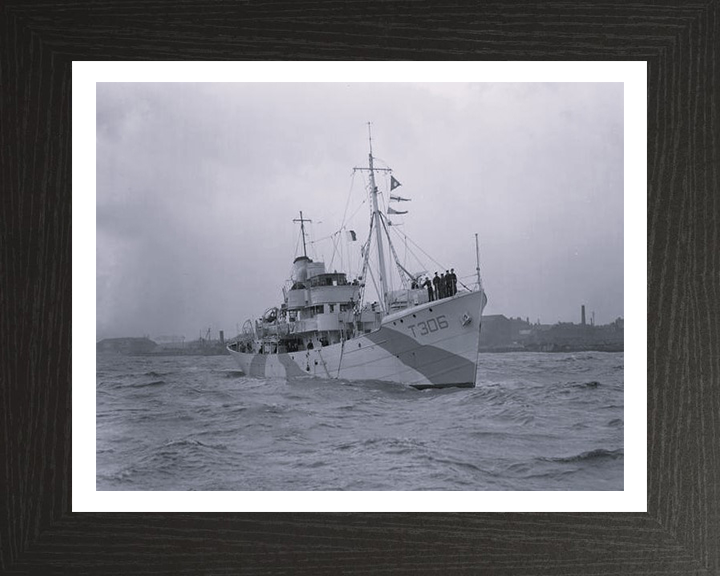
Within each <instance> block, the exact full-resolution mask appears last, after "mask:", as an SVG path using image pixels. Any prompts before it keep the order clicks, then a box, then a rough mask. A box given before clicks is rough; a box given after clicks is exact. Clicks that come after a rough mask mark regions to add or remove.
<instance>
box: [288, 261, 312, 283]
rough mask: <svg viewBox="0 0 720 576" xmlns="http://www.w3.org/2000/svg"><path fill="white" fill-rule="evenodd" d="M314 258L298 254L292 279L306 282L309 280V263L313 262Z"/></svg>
mask: <svg viewBox="0 0 720 576" xmlns="http://www.w3.org/2000/svg"><path fill="white" fill-rule="evenodd" d="M311 263H312V260H311V259H310V258H308V257H307V256H298V257H297V258H295V260H294V261H293V269H292V280H293V282H305V281H306V280H307V276H308V274H307V269H308V264H311Z"/></svg>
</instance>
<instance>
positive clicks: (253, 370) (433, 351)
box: [228, 291, 487, 389]
mask: <svg viewBox="0 0 720 576" xmlns="http://www.w3.org/2000/svg"><path fill="white" fill-rule="evenodd" d="M486 301H487V299H486V297H485V294H484V292H482V291H478V292H466V293H459V294H456V295H455V296H453V297H451V298H445V299H443V300H439V301H435V302H428V303H426V304H423V305H421V306H415V307H413V308H408V309H405V310H403V311H401V312H396V313H393V314H390V315H388V316H386V317H385V318H384V319H383V322H382V325H381V327H380V328H379V329H378V330H375V331H373V332H369V333H367V334H363V335H360V336H357V337H355V338H352V339H349V340H345V341H344V342H342V343H339V344H333V345H331V346H325V347H322V348H318V349H313V350H302V351H298V352H290V353H281V354H248V353H243V352H238V351H235V350H232V349H231V348H228V351H229V352H230V353H231V354H232V355H233V357H234V358H235V360H236V361H237V363H238V365H239V366H240V368H241V369H242V370H243V372H245V374H246V375H248V376H250V377H253V378H273V377H276V378H293V377H298V376H313V377H317V378H330V379H344V380H379V381H386V382H394V383H400V384H404V385H409V386H413V387H415V388H419V389H423V388H444V387H453V386H461V387H472V386H475V381H476V377H477V359H478V345H479V338H480V323H481V317H482V311H483V308H484V307H485V303H486Z"/></svg>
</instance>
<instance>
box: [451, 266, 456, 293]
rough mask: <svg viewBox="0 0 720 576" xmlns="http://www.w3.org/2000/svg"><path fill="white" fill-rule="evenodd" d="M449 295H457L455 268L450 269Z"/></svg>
mask: <svg viewBox="0 0 720 576" xmlns="http://www.w3.org/2000/svg"><path fill="white" fill-rule="evenodd" d="M450 288H451V290H450V294H451V295H452V296H455V294H457V276H456V275H455V268H450Z"/></svg>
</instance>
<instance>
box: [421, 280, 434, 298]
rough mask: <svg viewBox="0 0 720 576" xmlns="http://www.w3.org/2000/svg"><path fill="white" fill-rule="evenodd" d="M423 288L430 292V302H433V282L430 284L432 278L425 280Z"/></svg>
mask: <svg viewBox="0 0 720 576" xmlns="http://www.w3.org/2000/svg"><path fill="white" fill-rule="evenodd" d="M423 288H427V291H428V302H432V301H433V287H432V282H430V278H427V277H426V278H425V282H423Z"/></svg>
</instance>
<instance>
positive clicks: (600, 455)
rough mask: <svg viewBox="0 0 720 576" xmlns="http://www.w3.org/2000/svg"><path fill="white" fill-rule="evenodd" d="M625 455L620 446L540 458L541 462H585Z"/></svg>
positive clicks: (615, 458)
mask: <svg viewBox="0 0 720 576" xmlns="http://www.w3.org/2000/svg"><path fill="white" fill-rule="evenodd" d="M624 456H625V451H624V450H623V449H622V448H618V449H617V450H606V449H605V448H597V449H596V450H590V451H589V452H581V453H580V454H575V455H574V456H562V457H558V458H540V460H541V461H543V462H563V463H566V462H587V461H592V460H618V459H620V458H623V457H624Z"/></svg>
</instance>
